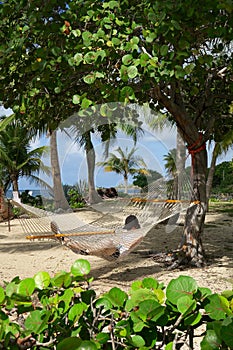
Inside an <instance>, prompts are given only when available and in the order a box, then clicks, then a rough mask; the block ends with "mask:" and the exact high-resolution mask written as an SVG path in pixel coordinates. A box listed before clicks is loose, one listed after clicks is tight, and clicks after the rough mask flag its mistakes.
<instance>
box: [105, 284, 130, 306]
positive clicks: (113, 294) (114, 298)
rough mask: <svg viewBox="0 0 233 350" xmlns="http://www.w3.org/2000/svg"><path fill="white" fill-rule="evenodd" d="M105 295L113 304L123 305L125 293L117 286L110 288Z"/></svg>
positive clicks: (125, 297)
mask: <svg viewBox="0 0 233 350" xmlns="http://www.w3.org/2000/svg"><path fill="white" fill-rule="evenodd" d="M106 296H107V298H109V300H110V301H111V303H112V304H113V305H114V306H123V305H124V302H125V300H126V299H127V294H126V293H125V292H124V291H123V290H121V289H120V288H117V287H114V288H112V289H110V291H109V292H108V293H107V294H106Z"/></svg>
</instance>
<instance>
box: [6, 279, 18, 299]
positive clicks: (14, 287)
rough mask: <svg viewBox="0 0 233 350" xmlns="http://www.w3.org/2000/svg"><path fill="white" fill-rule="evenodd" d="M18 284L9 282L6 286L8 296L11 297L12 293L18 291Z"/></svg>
mask: <svg viewBox="0 0 233 350" xmlns="http://www.w3.org/2000/svg"><path fill="white" fill-rule="evenodd" d="M17 289H18V285H17V284H16V283H14V282H11V283H8V284H7V286H6V290H5V293H6V295H7V296H8V297H11V296H12V294H14V293H17Z"/></svg>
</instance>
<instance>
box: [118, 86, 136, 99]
mask: <svg viewBox="0 0 233 350" xmlns="http://www.w3.org/2000/svg"><path fill="white" fill-rule="evenodd" d="M134 99H135V94H134V91H133V89H132V88H131V87H130V86H125V87H123V89H122V90H121V92H120V102H129V101H130V100H134Z"/></svg>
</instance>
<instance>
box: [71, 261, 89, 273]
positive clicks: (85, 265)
mask: <svg viewBox="0 0 233 350" xmlns="http://www.w3.org/2000/svg"><path fill="white" fill-rule="evenodd" d="M90 270H91V265H90V263H89V261H87V260H85V259H78V260H76V261H75V262H74V263H73V265H72V266H71V273H72V274H73V275H74V276H85V275H88V274H89V272H90Z"/></svg>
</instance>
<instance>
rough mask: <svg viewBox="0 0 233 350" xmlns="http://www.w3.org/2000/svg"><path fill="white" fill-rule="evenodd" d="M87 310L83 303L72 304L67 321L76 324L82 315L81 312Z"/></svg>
mask: <svg viewBox="0 0 233 350" xmlns="http://www.w3.org/2000/svg"><path fill="white" fill-rule="evenodd" d="M86 309H87V305H86V304H85V303H78V304H74V305H73V306H72V308H71V309H70V310H69V313H68V319H69V320H70V321H73V322H76V321H77V320H78V319H79V317H80V316H81V315H82V314H83V311H85V310H86Z"/></svg>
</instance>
